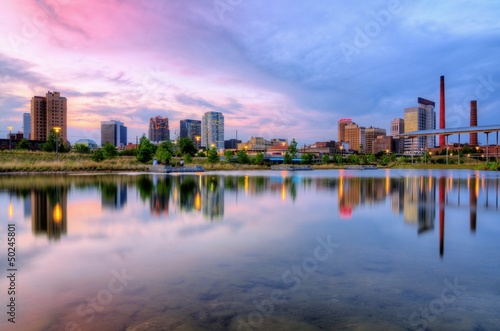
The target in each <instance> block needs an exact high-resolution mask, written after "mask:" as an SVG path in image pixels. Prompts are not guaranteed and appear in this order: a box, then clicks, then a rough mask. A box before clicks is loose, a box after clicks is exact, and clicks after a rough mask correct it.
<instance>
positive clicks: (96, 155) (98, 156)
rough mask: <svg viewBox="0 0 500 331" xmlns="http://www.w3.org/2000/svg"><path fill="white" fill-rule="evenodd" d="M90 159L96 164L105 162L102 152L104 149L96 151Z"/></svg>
mask: <svg viewBox="0 0 500 331" xmlns="http://www.w3.org/2000/svg"><path fill="white" fill-rule="evenodd" d="M90 158H91V159H92V161H95V162H101V161H102V160H104V153H103V152H102V148H96V149H94V150H93V151H92V155H91V156H90Z"/></svg>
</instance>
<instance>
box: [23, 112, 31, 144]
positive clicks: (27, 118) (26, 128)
mask: <svg viewBox="0 0 500 331" xmlns="http://www.w3.org/2000/svg"><path fill="white" fill-rule="evenodd" d="M30 132H31V114H30V113H24V114H23V138H24V139H28V140H30V139H31V138H30Z"/></svg>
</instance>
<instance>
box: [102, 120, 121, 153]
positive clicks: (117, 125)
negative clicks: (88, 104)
mask: <svg viewBox="0 0 500 331" xmlns="http://www.w3.org/2000/svg"><path fill="white" fill-rule="evenodd" d="M106 142H109V143H111V145H113V146H116V147H120V146H121V147H124V146H125V145H127V127H126V126H124V125H123V123H122V122H120V121H103V122H101V146H103V145H104V144H105V143H106Z"/></svg>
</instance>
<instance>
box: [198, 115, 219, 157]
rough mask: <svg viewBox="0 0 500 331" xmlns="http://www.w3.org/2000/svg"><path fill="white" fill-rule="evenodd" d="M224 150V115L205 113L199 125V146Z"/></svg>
mask: <svg viewBox="0 0 500 331" xmlns="http://www.w3.org/2000/svg"><path fill="white" fill-rule="evenodd" d="M212 145H213V147H215V148H216V149H219V150H220V149H223V148H224V115H222V113H219V112H214V111H211V112H206V113H205V114H204V115H203V118H202V123H201V146H204V147H206V148H207V149H209V148H212Z"/></svg>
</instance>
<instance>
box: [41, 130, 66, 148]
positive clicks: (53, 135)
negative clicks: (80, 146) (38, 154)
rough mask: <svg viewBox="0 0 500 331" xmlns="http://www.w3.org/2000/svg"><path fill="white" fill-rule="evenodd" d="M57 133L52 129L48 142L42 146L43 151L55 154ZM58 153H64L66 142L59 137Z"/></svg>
mask: <svg viewBox="0 0 500 331" xmlns="http://www.w3.org/2000/svg"><path fill="white" fill-rule="evenodd" d="M57 136H58V135H57V133H56V132H55V131H54V129H51V130H50V132H49V136H48V137H47V141H46V142H44V143H43V144H41V145H40V148H41V149H42V151H45V152H55V150H56V141H57ZM57 147H58V151H61V152H64V140H63V139H62V137H59V146H57Z"/></svg>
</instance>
